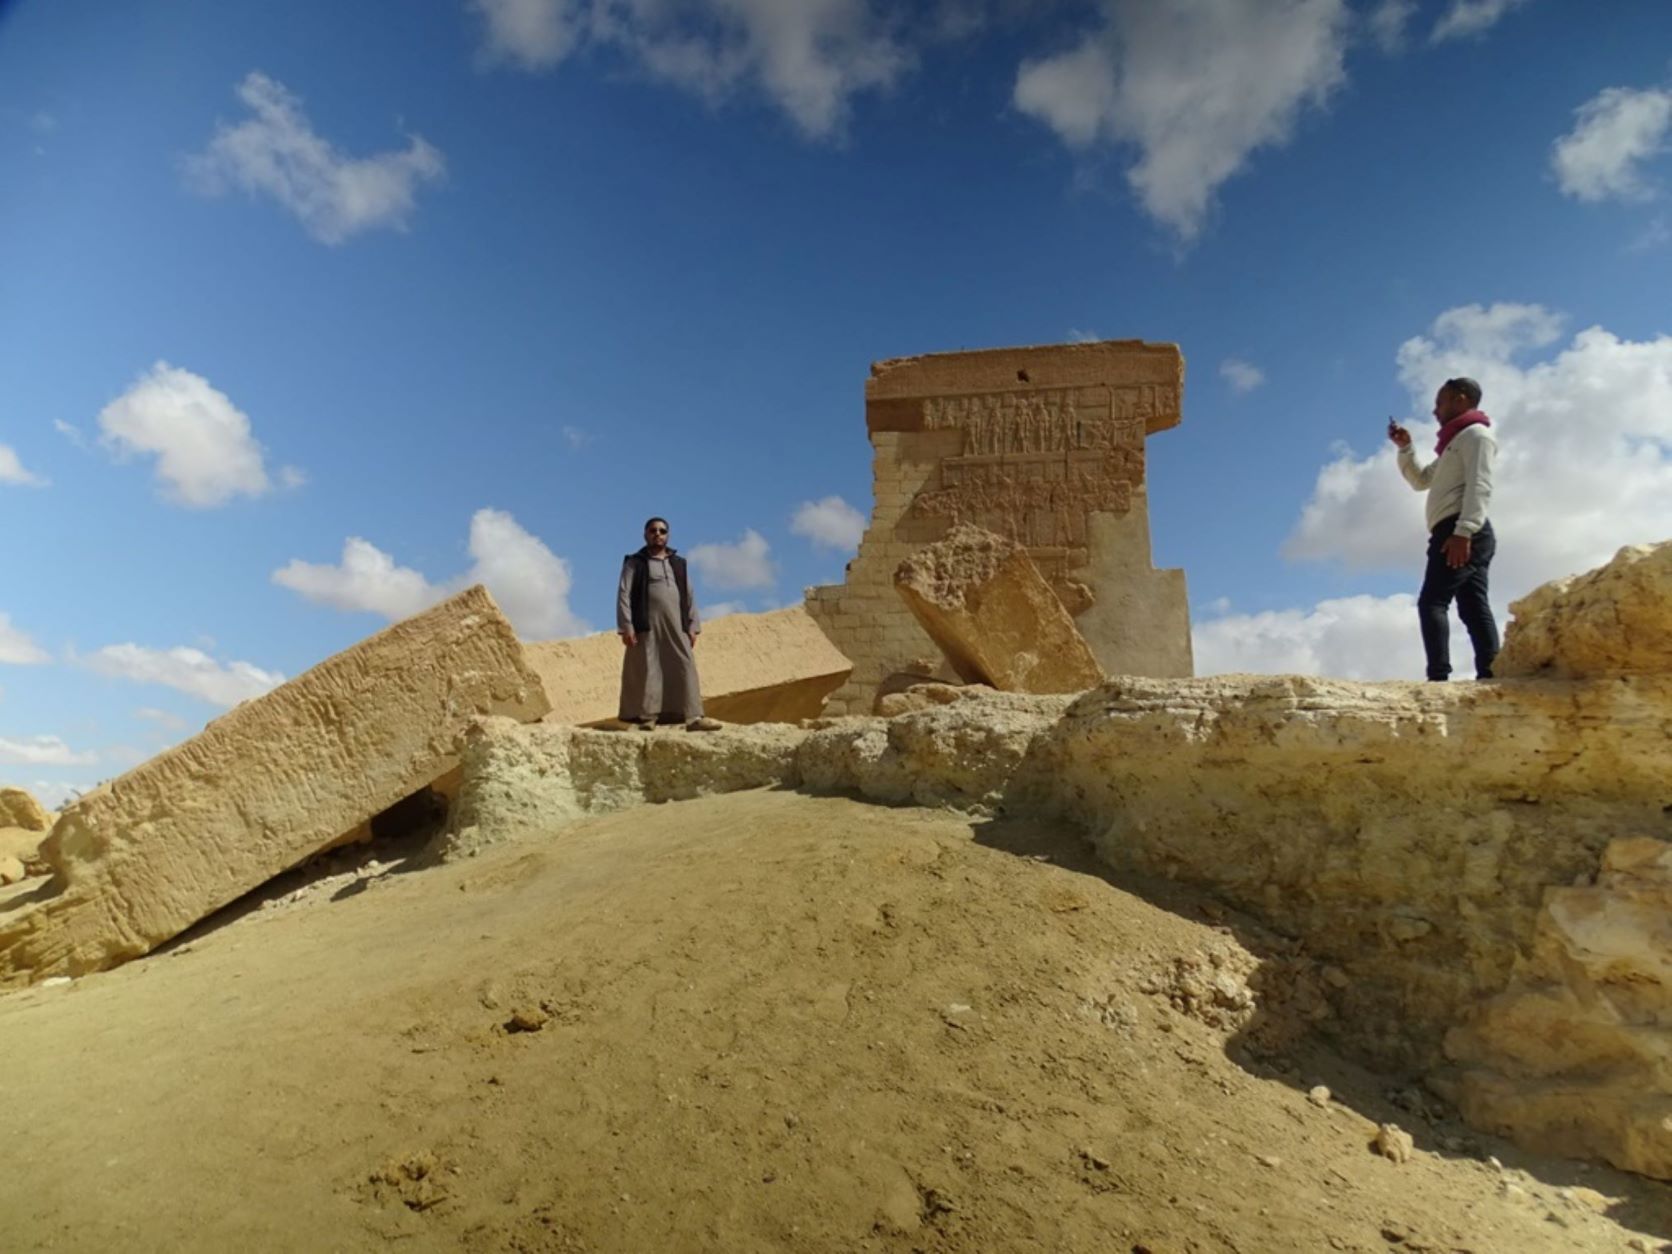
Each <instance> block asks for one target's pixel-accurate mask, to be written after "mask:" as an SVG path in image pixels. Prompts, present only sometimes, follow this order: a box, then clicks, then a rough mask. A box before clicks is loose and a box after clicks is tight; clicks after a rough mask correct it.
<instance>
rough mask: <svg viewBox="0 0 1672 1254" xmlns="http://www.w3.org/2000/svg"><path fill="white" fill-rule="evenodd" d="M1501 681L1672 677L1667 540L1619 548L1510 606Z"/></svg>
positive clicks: (1671, 555)
mask: <svg viewBox="0 0 1672 1254" xmlns="http://www.w3.org/2000/svg"><path fill="white" fill-rule="evenodd" d="M1509 610H1510V614H1511V616H1512V619H1511V622H1510V624H1509V626H1508V628H1506V629H1505V632H1504V648H1503V651H1502V652H1501V653H1499V654H1498V660H1497V662H1496V663H1495V664H1494V665H1493V668H1492V669H1493V672H1494V673H1495V674H1496V675H1498V676H1499V677H1500V678H1503V677H1506V676H1517V675H1556V676H1571V677H1575V678H1579V677H1588V676H1598V675H1619V674H1626V673H1633V672H1635V673H1642V672H1651V673H1653V672H1672V540H1665V541H1662V542H1661V543H1659V544H1638V545H1632V546H1630V547H1627V548H1623V549H1621V550H1620V551H1619V552H1618V553H1617V554H1615V556H1614V559H1613V560H1612V561H1611V562H1609V563H1608V564H1607V565H1606V566H1600V567H1598V568H1597V569H1596V570H1591V571H1586V572H1585V573H1584V574H1582V575H1573V576H1570V577H1568V578H1566V579H1556V580H1553V581H1551V582H1550V583H1547V584H1544V585H1542V586H1541V587H1538V588H1535V589H1534V590H1533V591H1532V592H1530V593H1528V594H1527V595H1526V596H1524V597H1522V598H1521V599H1520V600H1519V601H1516V602H1515V603H1514V604H1512V605H1511V606H1510V607H1509Z"/></svg>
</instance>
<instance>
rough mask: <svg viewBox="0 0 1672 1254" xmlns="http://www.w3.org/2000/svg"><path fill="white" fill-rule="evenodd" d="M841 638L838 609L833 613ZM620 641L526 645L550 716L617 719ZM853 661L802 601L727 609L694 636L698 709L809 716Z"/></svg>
mask: <svg viewBox="0 0 1672 1254" xmlns="http://www.w3.org/2000/svg"><path fill="white" fill-rule="evenodd" d="M820 613H821V614H823V615H825V616H826V621H827V622H828V621H832V620H834V624H835V626H834V627H833V634H834V635H836V636H838V637H844V638H845V635H844V632H843V631H842V629H841V626H840V624H841V623H842V621H843V619H844V618H849V619H851V621H852V622H854V623H855V624H857V623H858V622H860V621H862V620H860V619H858V618H857V617H855V616H851V615H847V614H845V613H844V612H843V611H840V610H838V611H836V612H835V613H834V614H831V613H830V612H829V611H828V609H825V608H821V609H820ZM621 649H622V645H621V640H620V639H619V637H617V636H616V634H615V633H614V632H600V633H598V634H597V635H592V636H581V637H578V638H576V639H573V640H547V641H542V642H541V643H538V644H531V645H529V646H528V660H529V665H531V666H532V667H533V668H534V670H535V671H536V672H537V673H538V674H539V676H540V680H541V683H543V684H544V685H545V690H546V695H547V697H548V698H549V700H550V701H551V713H550V715H548V716H547V719H546V721H547V722H550V723H574V724H579V725H581V726H588V725H596V724H600V723H610V722H613V721H614V720H615V717H616V714H617V712H618V708H619V705H618V702H619V698H620V694H621ZM852 670H853V663H852V662H851V661H849V660H848V659H847V658H846V657H845V656H843V654H842V653H841V652H840V651H838V649H837V648H836V646H835V645H834V644H832V643H831V641H830V638H829V637H828V636H826V635H825V633H824V632H823V631H821V630H820V629H819V625H818V623H816V622H815V621H814V620H813V617H812V615H811V614H809V613H808V612H807V610H806V609H805V608H803V607H802V606H799V605H796V606H791V607H790V608H788V609H782V610H773V611H771V612H770V613H767V614H729V615H727V616H726V617H725V618H718V619H715V620H714V621H713V622H712V623H709V624H707V625H706V626H705V627H704V628H703V630H702V633H701V635H699V636H698V637H697V675H698V677H699V678H700V679H701V681H702V700H703V710H704V712H705V713H706V714H708V715H709V717H711V718H717V719H721V720H723V721H725V722H728V723H793V722H796V721H797V720H799V719H803V718H813V717H815V716H816V715H818V714H819V713H820V712H821V711H822V710H823V708H824V701H825V698H826V697H828V696H829V695H830V694H831V693H832V692H834V691H835V690H836V689H837V688H839V687H841V685H842V684H843V682H844V681H845V680H846V679H847V677H848V674H849V672H851V671H852Z"/></svg>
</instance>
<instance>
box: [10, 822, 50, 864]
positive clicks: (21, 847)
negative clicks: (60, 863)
mask: <svg viewBox="0 0 1672 1254" xmlns="http://www.w3.org/2000/svg"><path fill="white" fill-rule="evenodd" d="M45 840H46V833H45V832H39V831H33V830H31V829H29V828H26V827H0V858H16V859H17V861H18V862H19V864H21V865H22V866H24V867H25V868H29V869H30V870H29V873H30V874H32V875H44V874H46V873H47V871H48V870H49V868H48V867H46V866H45V865H44V864H43V863H42V862H41V860H40V848H41V844H42V842H44V841H45ZM35 868H38V869H35Z"/></svg>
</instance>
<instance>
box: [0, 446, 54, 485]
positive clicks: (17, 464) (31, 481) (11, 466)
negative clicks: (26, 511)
mask: <svg viewBox="0 0 1672 1254" xmlns="http://www.w3.org/2000/svg"><path fill="white" fill-rule="evenodd" d="M0 483H6V484H11V485H12V486H14V487H21V488H44V487H46V486H47V481H46V480H45V479H43V478H41V477H40V476H39V475H37V474H31V473H30V472H29V471H27V470H25V469H24V467H23V462H22V460H21V459H20V458H19V457H18V455H17V452H16V450H14V449H13V448H12V447H11V445H9V444H0Z"/></svg>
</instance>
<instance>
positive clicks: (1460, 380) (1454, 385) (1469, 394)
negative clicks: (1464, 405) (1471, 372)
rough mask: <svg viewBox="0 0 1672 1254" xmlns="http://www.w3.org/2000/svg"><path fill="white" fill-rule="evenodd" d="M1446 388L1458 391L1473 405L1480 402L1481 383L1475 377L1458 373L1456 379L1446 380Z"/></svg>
mask: <svg viewBox="0 0 1672 1254" xmlns="http://www.w3.org/2000/svg"><path fill="white" fill-rule="evenodd" d="M1446 390H1447V391H1450V392H1456V393H1457V394H1458V395H1459V396H1461V397H1462V398H1463V399H1464V400H1466V401H1468V402H1469V404H1471V405H1478V404H1480V384H1478V383H1476V382H1475V381H1474V380H1473V379H1469V378H1465V377H1464V376H1463V375H1458V376H1457V377H1456V378H1455V379H1447V380H1446Z"/></svg>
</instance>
